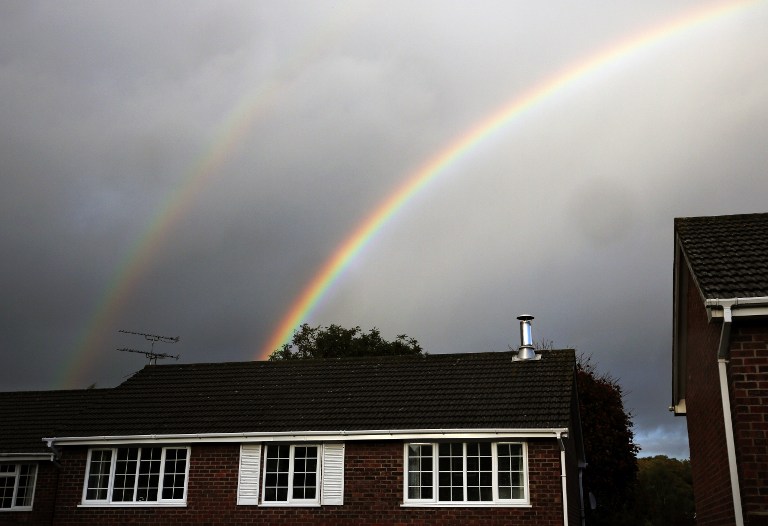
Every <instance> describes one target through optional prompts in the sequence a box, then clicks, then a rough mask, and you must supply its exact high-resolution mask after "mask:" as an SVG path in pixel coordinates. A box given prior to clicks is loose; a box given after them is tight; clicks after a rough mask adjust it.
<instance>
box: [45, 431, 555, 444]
mask: <svg viewBox="0 0 768 526" xmlns="http://www.w3.org/2000/svg"><path fill="white" fill-rule="evenodd" d="M563 436H568V428H538V429H519V428H512V429H504V428H494V429H471V430H470V429H415V430H414V429H401V430H353V431H283V432H255V433H169V434H159V435H158V434H154V435H114V436H110V435H99V436H85V437H50V438H44V439H43V440H44V441H46V442H47V443H48V444H49V445H53V444H58V445H75V444H81V445H91V444H132V443H147V442H153V443H177V442H238V443H247V442H278V441H286V440H291V441H294V442H310V441H317V440H324V441H329V442H330V441H347V440H411V439H435V440H451V439H456V440H459V439H467V438H476V439H482V438H498V437H506V438H553V437H554V438H560V437H563Z"/></svg>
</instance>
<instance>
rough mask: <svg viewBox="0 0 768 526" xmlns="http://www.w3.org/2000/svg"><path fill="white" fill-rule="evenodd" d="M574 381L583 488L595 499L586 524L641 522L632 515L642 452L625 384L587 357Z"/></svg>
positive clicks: (583, 359)
mask: <svg viewBox="0 0 768 526" xmlns="http://www.w3.org/2000/svg"><path fill="white" fill-rule="evenodd" d="M576 383H577V386H578V391H579V410H580V413H581V425H582V432H583V436H584V454H585V456H586V460H587V468H586V469H585V471H584V486H585V487H584V490H585V495H587V496H589V494H590V493H591V494H592V495H593V496H594V499H595V501H596V507H595V509H594V510H592V509H590V508H591V506H589V504H590V502H589V500H590V499H589V498H587V502H586V505H587V506H586V508H587V510H588V511H587V513H588V515H587V517H588V520H587V524H590V525H621V524H626V525H631V524H639V522H638V517H637V515H636V514H635V513H634V512H633V508H634V506H633V504H634V502H633V497H634V491H635V487H636V482H637V452H638V451H639V448H638V447H637V445H636V444H635V443H634V433H633V432H632V426H633V424H632V415H631V414H630V413H629V412H627V411H626V410H625V409H624V402H623V393H622V389H621V386H620V385H619V383H618V381H617V380H616V379H614V378H612V377H611V376H610V375H608V374H605V373H599V372H598V371H597V370H596V368H595V366H594V365H593V364H592V363H591V359H590V357H586V358H585V357H584V355H580V356H579V358H578V360H577V363H576Z"/></svg>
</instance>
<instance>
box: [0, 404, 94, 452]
mask: <svg viewBox="0 0 768 526" xmlns="http://www.w3.org/2000/svg"><path fill="white" fill-rule="evenodd" d="M103 392H104V390H103V389H87V390H78V391H17V392H7V393H0V454H3V453H13V454H22V453H26V454H37V453H47V452H50V450H49V449H48V447H47V446H46V445H45V443H44V442H43V440H42V439H43V437H50V436H51V435H52V433H54V432H55V431H56V430H57V429H59V428H61V427H63V426H66V425H69V424H70V423H71V422H72V421H73V420H74V419H75V418H76V416H77V414H78V413H79V412H80V411H81V410H83V409H84V408H85V407H86V406H87V404H88V401H89V400H93V399H94V398H95V397H98V396H101V393H103Z"/></svg>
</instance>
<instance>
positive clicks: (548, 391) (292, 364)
mask: <svg viewBox="0 0 768 526" xmlns="http://www.w3.org/2000/svg"><path fill="white" fill-rule="evenodd" d="M513 355H514V354H513V353H508V352H503V353H473V354H434V355H429V356H426V357H380V358H367V359H337V360H297V361H283V362H232V363H210V364H188V365H185V364H181V365H152V366H147V367H145V368H144V369H142V370H141V371H139V372H137V373H136V374H135V375H134V376H133V377H131V378H130V379H129V380H127V381H126V382H124V383H123V384H121V385H120V386H118V387H117V388H115V389H112V390H108V391H107V392H106V393H105V395H104V396H102V397H99V399H97V400H95V401H94V403H93V404H91V406H90V408H89V410H88V411H86V412H82V413H81V414H80V415H79V416H78V418H77V419H76V420H74V421H72V422H71V423H70V424H69V425H66V426H62V427H60V428H59V429H58V430H57V433H58V436H72V437H74V436H102V435H103V436H120V435H151V434H186V433H239V432H251V433H258V432H265V433H269V432H286V431H296V432H302V431H353V430H405V429H471V428H516V429H524V428H535V429H538V428H561V427H567V426H568V424H569V417H570V409H571V397H572V390H573V371H574V365H575V357H574V352H573V351H572V350H562V351H543V352H542V359H541V360H537V361H528V362H516V361H513V360H512V358H513Z"/></svg>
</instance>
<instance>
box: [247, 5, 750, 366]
mask: <svg viewBox="0 0 768 526" xmlns="http://www.w3.org/2000/svg"><path fill="white" fill-rule="evenodd" d="M764 1H765V0H751V1H738V2H726V3H719V4H715V5H710V6H708V7H706V8H704V9H697V10H694V11H693V12H688V13H685V14H683V15H682V16H680V17H678V18H676V19H674V20H671V21H668V22H665V23H663V24H661V25H658V26H655V27H653V28H651V29H650V30H647V31H645V32H642V33H640V34H638V35H635V36H633V37H631V38H628V39H626V40H623V41H621V42H619V43H618V44H614V45H612V46H609V47H608V48H607V49H606V50H604V51H601V52H599V53H597V54H595V55H592V56H590V57H588V58H587V59H586V60H583V61H581V62H578V63H576V64H574V65H571V66H570V67H568V68H566V69H565V70H563V71H561V72H560V73H558V74H556V75H554V76H553V77H551V78H549V79H548V80H545V81H544V82H541V83H540V84H538V85H536V86H534V87H533V88H531V89H530V90H528V91H527V92H525V93H523V94H522V95H519V96H517V97H515V98H514V99H513V100H512V101H511V102H509V103H508V104H506V105H504V106H503V107H502V108H501V109H500V110H498V111H496V112H494V113H493V114H492V115H490V116H489V117H488V118H486V119H485V120H483V121H481V122H480V123H479V124H477V125H476V126H474V127H473V128H472V129H471V130H469V132H467V133H465V134H464V135H462V136H461V137H459V138H458V139H456V140H455V141H454V142H453V143H451V144H450V145H449V146H448V147H447V148H446V149H444V150H442V151H441V152H439V153H438V154H437V155H435V156H434V157H433V158H431V159H430V160H429V161H427V163H426V164H424V165H423V166H422V167H421V168H419V169H418V170H417V171H416V172H415V173H413V174H412V175H411V176H409V177H407V178H406V180H405V182H404V183H403V184H402V185H401V186H400V187H399V188H397V189H396V190H395V191H394V192H393V193H392V194H391V195H389V196H388V197H387V198H386V199H385V200H384V201H383V202H382V203H381V204H380V205H379V206H378V208H376V209H375V210H374V212H373V213H372V214H371V215H370V216H368V217H367V218H365V219H364V220H363V222H362V223H361V224H360V225H359V226H358V227H357V228H356V229H355V230H354V232H352V234H351V235H350V236H348V237H347V238H346V239H345V240H344V241H343V242H342V243H341V245H340V246H339V247H338V248H337V249H336V251H335V252H334V253H333V254H332V255H331V257H330V258H329V259H328V260H327V261H326V262H325V263H324V264H323V266H322V267H321V268H320V270H319V271H318V272H317V273H316V274H315V275H314V277H313V278H312V279H311V281H310V282H309V283H308V284H307V285H306V287H305V288H304V289H303V291H302V292H301V294H300V295H299V297H298V298H297V299H296V300H295V301H294V303H293V304H292V305H291V307H290V308H289V309H288V312H287V313H286V314H285V315H284V316H283V318H282V319H281V320H280V322H279V324H278V326H277V328H276V330H275V332H274V333H273V335H272V336H271V337H270V338H269V340H268V341H267V343H266V345H265V346H264V347H263V348H262V349H261V351H260V352H259V353H258V354H257V355H256V359H265V358H266V357H268V356H269V354H270V353H271V352H272V351H274V350H275V349H277V348H279V347H280V346H281V345H283V344H284V343H286V342H288V341H289V340H290V338H291V336H292V334H293V331H294V330H295V329H296V328H297V327H298V326H299V324H301V323H302V322H303V321H304V320H306V319H307V318H309V317H310V315H311V314H312V313H313V311H314V309H315V308H316V307H317V305H318V303H319V302H320V300H321V299H322V298H323V296H324V295H325V293H326V292H327V291H328V290H329V289H330V288H331V286H332V285H333V284H334V283H335V282H336V281H337V280H338V279H339V277H340V276H341V274H342V272H343V271H344V270H345V269H346V267H347V266H348V265H349V264H350V262H351V261H352V260H353V259H354V258H355V257H356V256H357V255H359V254H360V253H361V252H362V251H363V249H365V247H367V246H369V245H370V244H371V242H372V240H373V239H374V238H375V236H376V234H377V233H378V232H379V231H381V229H382V228H383V227H384V226H385V225H386V224H387V223H388V222H389V221H390V219H392V217H393V216H394V215H395V214H397V212H398V211H400V210H401V209H403V207H405V205H406V204H407V203H408V202H410V201H411V200H412V199H413V198H414V196H416V195H417V194H418V193H420V192H422V191H424V189H425V188H427V187H428V186H429V184H430V183H432V182H434V180H435V179H437V178H438V177H439V176H440V175H441V174H443V173H445V171H446V169H447V168H448V167H449V166H451V165H453V164H454V163H456V162H457V161H459V160H460V159H462V158H465V157H467V156H469V155H470V154H471V153H472V152H473V151H474V150H475V149H476V148H477V147H478V146H479V145H480V144H481V143H483V142H484V141H485V140H487V139H488V138H490V137H491V136H493V135H495V134H497V133H499V132H500V131H502V130H503V129H504V128H505V127H507V126H508V125H509V124H510V123H512V122H513V121H515V120H516V119H519V118H520V117H522V116H523V115H524V114H526V113H527V112H530V111H531V110H533V109H534V108H536V107H538V106H540V105H542V104H544V103H545V102H546V101H548V100H550V99H552V98H553V97H554V96H555V95H557V94H560V93H562V92H564V91H566V90H567V88H569V87H572V86H574V85H576V84H577V83H578V82H579V81H582V80H587V79H588V78H589V77H590V76H591V75H594V74H596V73H598V72H600V71H602V70H604V69H605V68H607V67H609V66H611V65H614V64H617V63H618V62H620V61H622V60H626V59H628V58H630V57H632V56H635V55H638V54H639V53H640V52H641V51H644V50H647V49H650V48H652V47H655V46H657V45H660V44H662V43H664V42H666V41H667V40H670V39H671V38H673V37H676V36H679V35H681V34H683V33H685V32H688V31H693V30H695V29H698V28H700V27H703V26H705V25H707V24H709V23H712V22H714V21H716V20H719V19H721V18H723V17H726V16H728V15H731V14H734V13H736V12H739V11H741V10H744V9H746V8H748V7H750V6H753V5H756V4H759V3H762V2H764Z"/></svg>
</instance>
